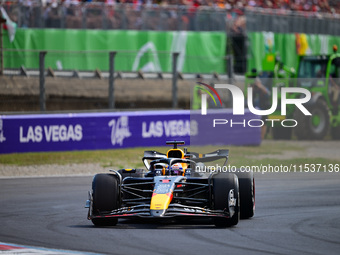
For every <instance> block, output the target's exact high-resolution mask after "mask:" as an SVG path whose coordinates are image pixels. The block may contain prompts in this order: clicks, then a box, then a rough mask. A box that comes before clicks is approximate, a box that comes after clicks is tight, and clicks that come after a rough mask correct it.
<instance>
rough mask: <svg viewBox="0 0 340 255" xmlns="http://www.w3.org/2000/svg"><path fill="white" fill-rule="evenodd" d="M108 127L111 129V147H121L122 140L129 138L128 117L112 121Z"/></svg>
mask: <svg viewBox="0 0 340 255" xmlns="http://www.w3.org/2000/svg"><path fill="white" fill-rule="evenodd" d="M108 125H109V126H110V127H111V143H112V145H116V144H119V145H120V146H123V142H124V139H125V138H128V137H130V136H131V133H130V131H129V118H128V116H122V117H120V118H118V119H113V120H111V121H110V122H109V124H108Z"/></svg>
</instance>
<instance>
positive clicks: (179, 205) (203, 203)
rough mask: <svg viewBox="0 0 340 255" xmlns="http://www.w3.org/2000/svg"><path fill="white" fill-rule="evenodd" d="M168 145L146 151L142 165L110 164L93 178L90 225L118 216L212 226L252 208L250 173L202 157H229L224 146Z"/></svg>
mask: <svg viewBox="0 0 340 255" xmlns="http://www.w3.org/2000/svg"><path fill="white" fill-rule="evenodd" d="M167 144H170V145H173V148H172V149H170V150H169V151H168V152H167V153H166V154H163V153H159V152H156V151H145V152H144V157H143V163H144V165H145V167H146V171H145V170H144V169H120V170H117V171H113V170H110V171H111V173H108V174H97V175H95V176H94V178H93V182H92V191H90V192H89V199H88V200H87V202H86V208H89V211H88V219H89V220H91V221H92V222H93V224H94V225H95V226H114V225H116V224H117V222H118V218H128V217H144V218H159V219H161V218H170V217H174V218H181V217H192V218H194V217H196V218H199V217H201V218H211V219H213V222H214V224H215V225H216V226H217V227H230V226H233V225H236V224H237V223H238V221H239V218H240V217H241V218H250V217H252V216H253V215H254V210H255V182H254V176H253V173H241V172H239V171H238V172H236V173H232V172H230V171H229V172H222V171H220V172H217V171H206V169H204V168H205V163H207V162H212V161H215V160H220V159H223V161H224V160H225V162H224V166H226V163H227V161H228V156H229V150H217V151H214V152H212V153H207V154H198V153H194V152H191V153H189V152H188V151H187V149H186V148H184V150H181V149H179V148H178V145H182V144H184V142H178V141H169V142H167Z"/></svg>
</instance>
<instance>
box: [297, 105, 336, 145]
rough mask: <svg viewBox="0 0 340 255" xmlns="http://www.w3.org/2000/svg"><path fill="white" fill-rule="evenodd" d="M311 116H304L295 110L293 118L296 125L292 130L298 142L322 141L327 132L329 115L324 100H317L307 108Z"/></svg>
mask: <svg viewBox="0 0 340 255" xmlns="http://www.w3.org/2000/svg"><path fill="white" fill-rule="evenodd" d="M308 110H309V111H310V113H311V114H312V115H309V116H306V115H304V114H303V113H302V112H301V111H300V110H298V109H297V110H296V111H295V113H294V118H295V120H296V121H297V122H298V125H297V126H296V127H295V128H294V129H295V135H296V137H297V138H298V139H299V140H322V139H323V138H324V137H325V136H326V135H327V133H328V131H329V126H330V122H329V120H330V115H329V109H328V106H327V104H326V102H325V101H324V100H321V99H319V100H317V101H316V102H315V103H314V104H313V105H311V106H309V107H308Z"/></svg>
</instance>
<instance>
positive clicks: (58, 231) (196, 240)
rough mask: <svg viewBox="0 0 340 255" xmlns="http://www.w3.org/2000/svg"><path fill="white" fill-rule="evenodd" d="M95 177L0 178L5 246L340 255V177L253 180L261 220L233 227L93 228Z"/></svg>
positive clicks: (125, 223) (127, 224)
mask: <svg viewBox="0 0 340 255" xmlns="http://www.w3.org/2000/svg"><path fill="white" fill-rule="evenodd" d="M91 180H92V177H52V178H17V179H0V194H1V195H0V196H1V197H0V201H1V207H0V218H1V225H0V226H1V227H0V242H8V243H16V244H21V245H31V246H40V247H46V248H56V249H67V250H76V251H84V252H94V253H102V254H148V255H153V254H171V255H173V254H209V255H211V254H242V255H243V254H339V252H340V173H337V174H335V173H322V174H321V173H302V174H301V173H289V174H287V173H286V174H265V175H261V174H257V175H256V214H255V216H254V218H252V219H250V220H242V221H241V222H240V223H239V224H238V225H237V226H236V227H233V228H229V229H217V228H215V227H214V226H213V225H210V224H209V222H206V221H205V222H202V221H200V222H197V221H196V222H182V223H178V222H159V223H154V222H143V221H142V222H140V221H132V220H121V221H120V222H119V223H118V225H117V226H115V227H107V228H96V227H94V226H93V225H92V223H91V222H90V221H88V220H87V219H86V214H87V209H85V208H84V205H85V200H86V199H87V191H88V189H89V188H90V185H91Z"/></svg>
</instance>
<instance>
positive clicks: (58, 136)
mask: <svg viewBox="0 0 340 255" xmlns="http://www.w3.org/2000/svg"><path fill="white" fill-rule="evenodd" d="M82 138H83V128H82V126H81V125H79V124H77V125H68V126H67V125H49V126H40V125H37V126H28V128H26V127H24V126H20V127H19V141H20V143H30V142H33V143H40V142H43V141H46V142H69V141H74V142H76V141H81V140H82Z"/></svg>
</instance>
